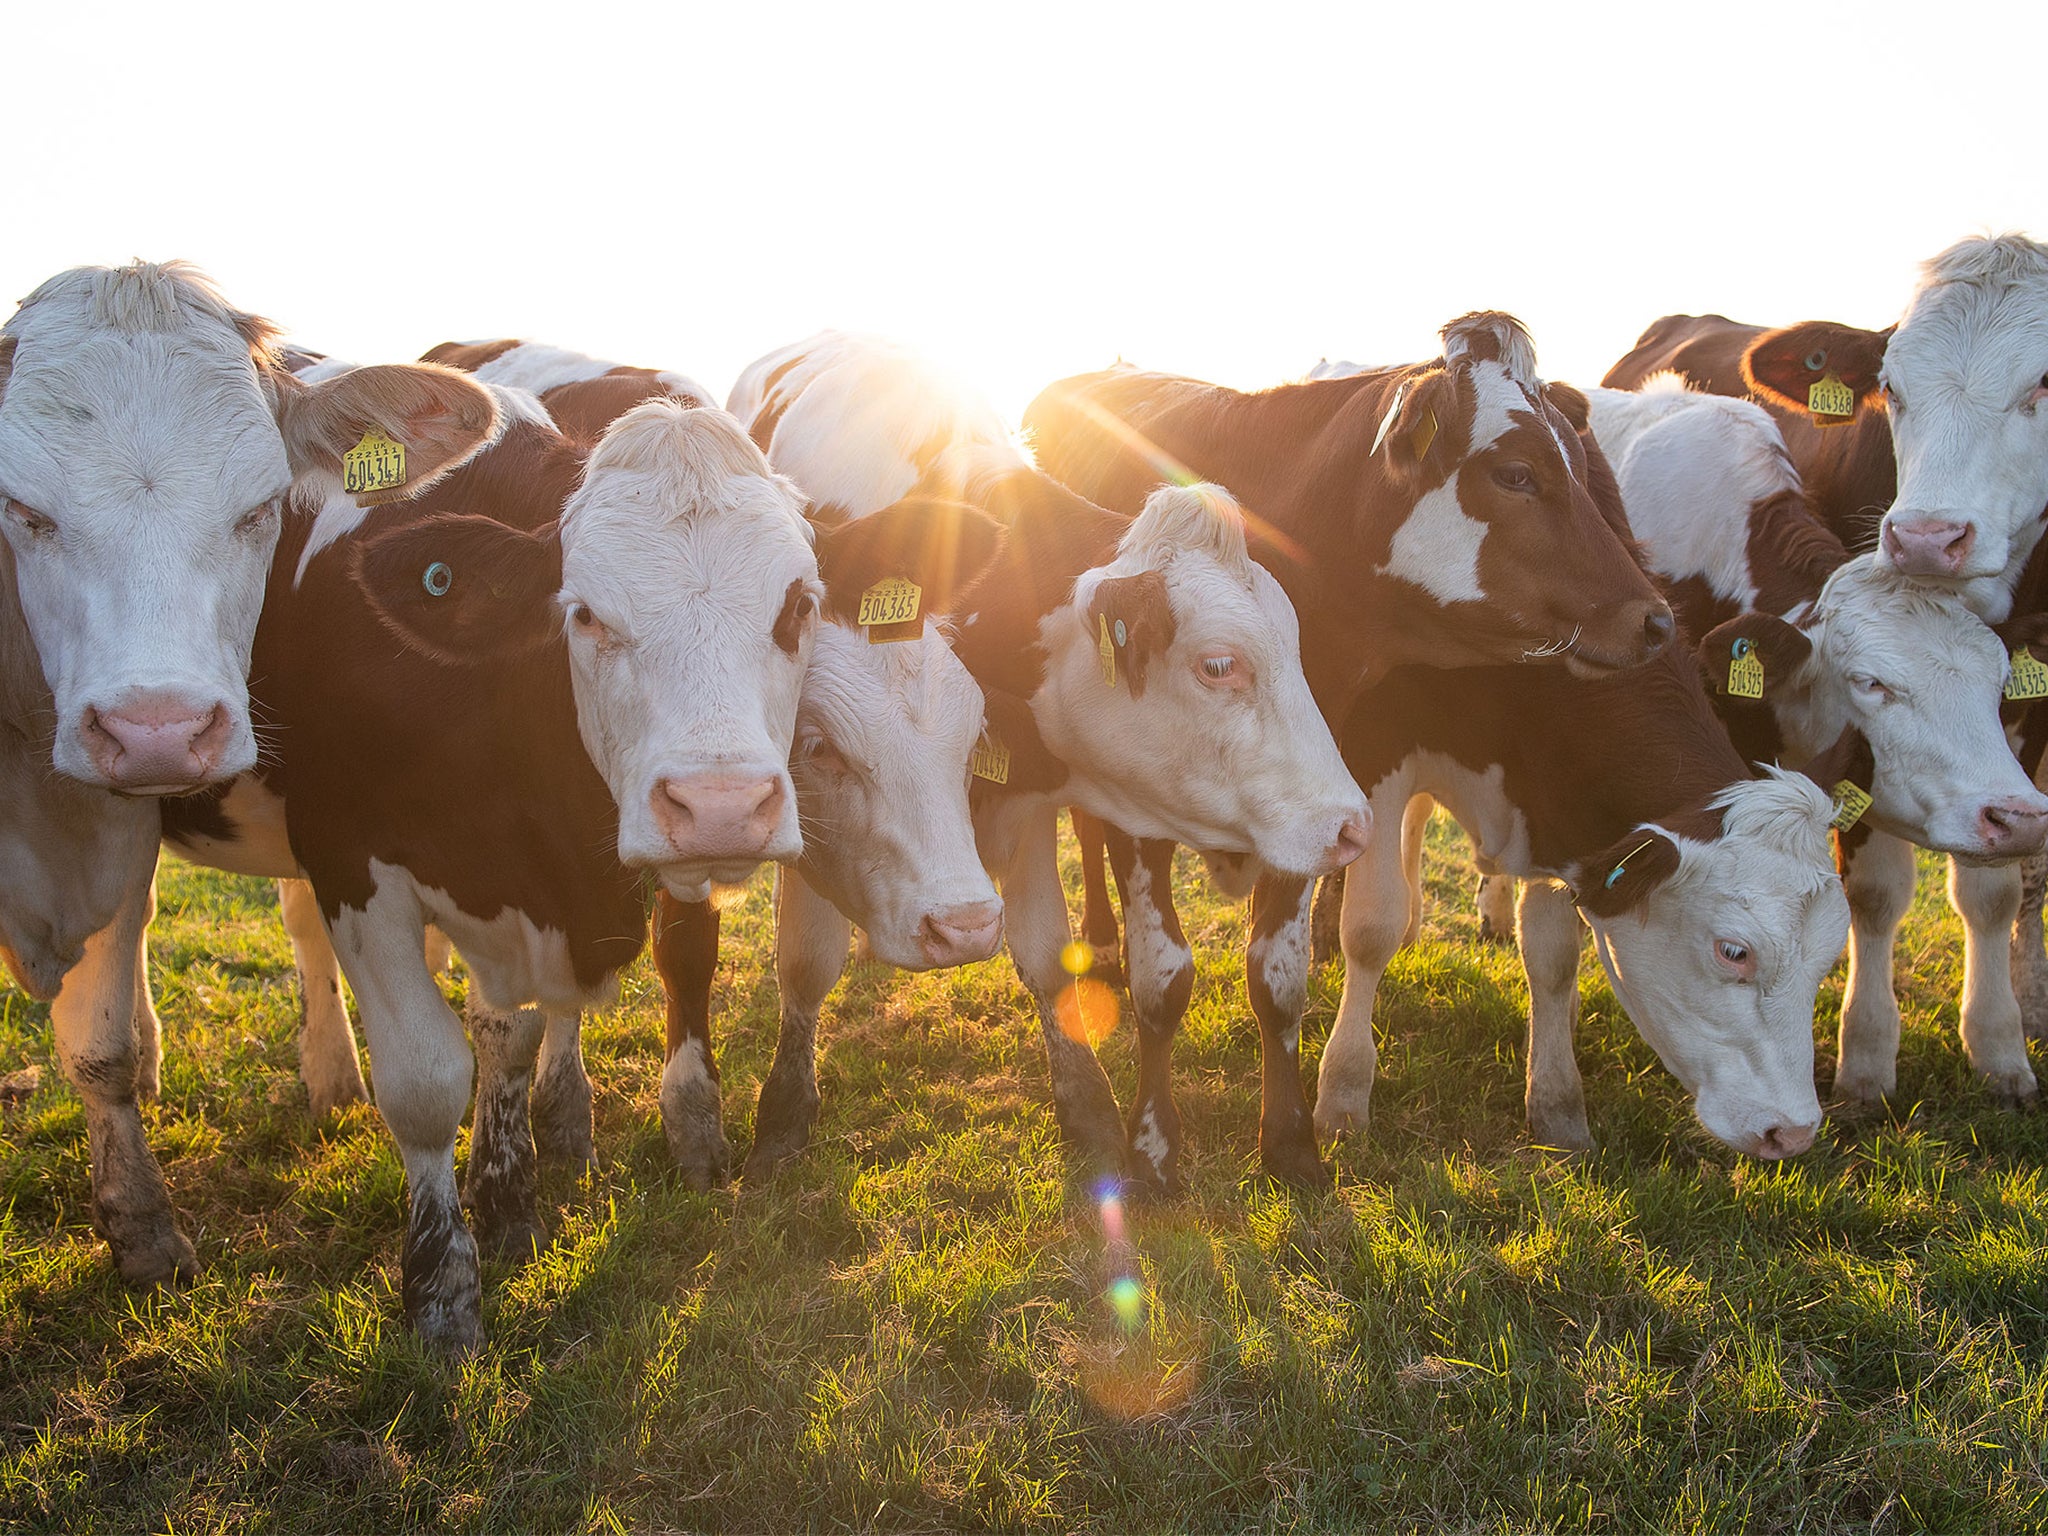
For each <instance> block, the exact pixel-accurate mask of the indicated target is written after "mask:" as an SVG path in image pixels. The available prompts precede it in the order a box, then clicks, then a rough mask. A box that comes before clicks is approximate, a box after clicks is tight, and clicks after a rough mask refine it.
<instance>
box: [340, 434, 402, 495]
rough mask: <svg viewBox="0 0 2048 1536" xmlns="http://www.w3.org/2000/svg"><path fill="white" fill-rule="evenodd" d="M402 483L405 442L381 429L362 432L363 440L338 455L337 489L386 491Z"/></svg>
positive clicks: (352, 491) (355, 491) (351, 493)
mask: <svg viewBox="0 0 2048 1536" xmlns="http://www.w3.org/2000/svg"><path fill="white" fill-rule="evenodd" d="M403 484H405V444H403V443H399V442H394V441H392V440H391V439H390V438H388V437H386V436H385V435H384V434H383V433H382V432H365V433H364V434H363V440H362V441H361V442H359V443H357V444H356V445H355V447H353V448H351V449H349V451H348V452H347V453H345V454H343V455H342V456H341V488H342V489H343V490H345V491H347V492H348V493H349V494H350V495H351V496H356V495H360V494H361V493H362V492H364V491H388V490H390V489H392V487H394V486H400V485H403Z"/></svg>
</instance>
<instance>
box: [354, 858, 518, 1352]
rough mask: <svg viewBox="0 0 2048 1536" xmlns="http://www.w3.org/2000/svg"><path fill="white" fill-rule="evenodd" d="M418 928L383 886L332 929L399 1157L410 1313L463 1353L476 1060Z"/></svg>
mask: <svg viewBox="0 0 2048 1536" xmlns="http://www.w3.org/2000/svg"><path fill="white" fill-rule="evenodd" d="M425 927H426V921H425V917H424V915H423V914H422V912H421V910H420V906H419V901H418V898H417V897H416V896H415V895H414V894H413V892H412V890H411V888H410V886H409V885H407V884H400V885H395V886H394V885H384V884H380V885H379V886H378V888H377V889H376V890H375V892H374V893H373V894H372V895H371V897H370V900H369V902H368V904H367V905H366V906H364V907H363V908H361V909H360V910H359V909H356V908H353V907H344V908H342V910H341V912H340V913H339V915H338V916H337V917H336V918H335V920H334V922H333V924H332V926H331V927H330V929H329V933H330V935H331V936H332V938H333V940H334V948H335V953H337V954H338V955H340V956H341V963H342V968H343V970H344V971H345V972H346V973H347V975H348V980H349V986H350V987H351V988H352V989H353V990H354V992H355V995H356V1006H357V1007H358V1008H359V1009H360V1010H361V1013H362V1020H363V1035H364V1038H365V1039H367V1040H368V1042H369V1046H370V1080H371V1082H372V1083H373V1084H374V1085H375V1087H376V1090H377V1110H378V1113H379V1114H381V1115H382V1116H383V1117H384V1123H385V1125H386V1126H388V1127H389V1128H390V1131H391V1136H392V1139H393V1140H394V1141H396V1142H397V1143H398V1151H399V1156H400V1157H401V1158H403V1159H404V1161H405V1177H406V1187H407V1192H408V1195H409V1206H408V1210H407V1216H406V1229H405V1253H404V1257H403V1259H402V1260H401V1275H402V1279H401V1292H402V1294H403V1296H404V1298H405V1315H406V1317H407V1318H408V1319H409V1320H410V1321H411V1323H412V1325H413V1327H414V1328H415V1329H416V1330H417V1331H418V1333H419V1335H420V1338H421V1339H422V1340H423V1341H424V1342H425V1343H426V1344H428V1345H429V1346H431V1347H433V1348H435V1349H441V1350H448V1351H467V1350H471V1349H474V1348H476V1346H477V1344H478V1342H479V1340H480V1339H481V1337H482V1331H483V1322H482V1317H481V1313H480V1310H479V1300H480V1295H481V1285H480V1281H479V1278H478V1273H477V1254H476V1241H475V1239H473V1238H472V1237H471V1236H470V1232H469V1226H468V1224H467V1223H466V1222H464V1220H463V1218H462V1201H461V1199H460V1197H459V1196H458V1194H457V1191H456V1185H455V1133H456V1130H457V1129H458V1128H459V1127H460V1126H461V1124H462V1112H463V1110H464V1109H465V1108H467V1107H468V1104H469V1089H470V1076H471V1055H470V1048H469V1041H468V1039H467V1038H466V1037H465V1036H464V1034H463V1030H462V1022H461V1020H459V1019H457V1018H456V1016H455V1010H454V1009H452V1008H450V1007H449V1006H448V1000H447V999H446V998H444V997H443V996H442V995H441V989H440V987H439V986H438V985H437V984H436V983H435V981H434V976H433V973H432V972H431V971H429V970H428V969H427V965H426V959H425V932H424V930H425Z"/></svg>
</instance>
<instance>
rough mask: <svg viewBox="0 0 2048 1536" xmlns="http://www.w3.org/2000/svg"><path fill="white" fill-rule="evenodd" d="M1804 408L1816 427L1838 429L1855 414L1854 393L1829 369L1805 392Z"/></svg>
mask: <svg viewBox="0 0 2048 1536" xmlns="http://www.w3.org/2000/svg"><path fill="white" fill-rule="evenodd" d="M1806 408H1807V410H1808V411H1810V412H1812V413H1813V424H1814V425H1815V426H1817V427H1838V426H1840V425H1841V424H1842V423H1843V422H1845V421H1847V420H1848V419H1849V418H1850V417H1852V416H1854V415H1855V414H1856V391H1855V390H1853V389H1851V388H1850V387H1849V386H1848V385H1846V384H1844V383H1843V382H1842V379H1841V376H1840V375H1839V374H1837V373H1836V372H1835V371H1834V369H1832V368H1830V369H1829V370H1828V371H1827V372H1826V373H1825V374H1823V375H1822V376H1821V378H1820V380H1819V382H1817V383H1816V384H1815V385H1814V386H1813V387H1812V388H1811V389H1809V390H1807V392H1806Z"/></svg>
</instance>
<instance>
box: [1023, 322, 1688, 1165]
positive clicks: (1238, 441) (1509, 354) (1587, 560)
mask: <svg viewBox="0 0 2048 1536" xmlns="http://www.w3.org/2000/svg"><path fill="white" fill-rule="evenodd" d="M1443 343H1444V350H1443V356H1442V357H1441V358H1439V359H1437V360H1435V361H1433V362H1429V363H1424V364H1417V365H1412V366H1405V367H1397V368H1383V369H1376V370H1373V371H1371V372H1368V373H1364V374H1360V375H1358V376H1356V377H1352V378H1344V379H1327V380H1316V381H1310V382H1305V383H1300V384H1291V385H1283V386H1280V387H1279V388H1276V389H1271V390H1267V391H1264V392H1262V393H1259V394H1243V393H1241V392H1239V391H1236V390H1230V389H1222V388H1219V387H1217V386H1214V385H1208V384H1202V383H1199V382H1197V381H1195V380H1191V379H1179V378H1172V377H1168V376H1164V375H1159V374H1148V373H1141V372H1138V371H1137V370H1135V369H1130V368H1125V367H1118V368H1115V369H1111V370H1109V371H1107V372H1103V373H1096V374H1091V375H1084V376H1081V377H1078V378H1074V379H1069V380H1065V381H1063V382H1061V383H1058V384H1054V385H1052V386H1051V387H1050V388H1048V389H1047V390H1045V391H1044V392H1042V393H1041V394H1040V395H1039V397H1038V398H1037V399H1036V400H1035V401H1034V402H1033V403H1032V405H1031V406H1030V408H1029V409H1028V410H1027V412H1026V415H1025V422H1026V425H1027V427H1028V428H1029V429H1030V430H1031V431H1032V432H1033V433H1034V434H1035V436H1034V441H1035V444H1036V446H1037V449H1038V452H1039V455H1040V459H1041V462H1042V463H1043V464H1044V466H1045V468H1046V470H1047V471H1048V472H1049V473H1051V474H1052V475H1054V476H1055V477H1057V478H1059V479H1061V480H1063V481H1065V482H1067V483H1068V484H1069V485H1071V486H1073V488H1074V489H1075V490H1077V491H1079V492H1080V493H1082V494H1083V495H1088V496H1092V497H1095V498H1097V499H1098V500H1101V501H1102V502H1104V503H1105V504H1106V505H1110V506H1125V505H1130V504H1133V502H1134V498H1137V497H1140V496H1142V495H1143V494H1144V493H1145V491H1146V489H1147V488H1149V486H1151V485H1152V484H1154V483H1156V482H1157V481H1158V480H1159V479H1160V478H1162V477H1164V476H1166V475H1169V474H1175V473H1199V474H1204V475H1209V476H1212V477H1214V478H1216V479H1218V480H1220V481H1222V482H1224V483H1226V484H1229V485H1231V486H1232V488H1233V490H1234V491H1235V492H1236V493H1237V494H1238V495H1239V496H1241V497H1243V498H1244V500H1245V504H1246V506H1247V507H1248V508H1250V510H1251V512H1252V513H1253V514H1254V522H1253V527H1254V539H1253V544H1252V549H1253V553H1254V555H1255V556H1256V558H1258V559H1259V560H1260V561H1261V562H1262V563H1263V564H1265V565H1267V566H1268V567H1269V568H1270V569H1271V570H1272V571H1273V573H1274V574H1275V576H1276V577H1278V579H1279V580H1280V583H1281V585H1282V586H1283V587H1284V588H1285V589H1286V590H1287V592H1288V595H1289V596H1290V597H1291V598H1292V599H1293V600H1294V604H1295V607H1296V610H1297V611H1298V612H1299V614H1300V616H1301V623H1302V631H1303V654H1304V655H1305V656H1306V657H1307V658H1308V661H1309V668H1310V678H1311V681H1312V682H1313V683H1314V684H1315V685H1316V692H1317V701H1318V703H1319V704H1320V706H1321V708H1322V710H1323V712H1324V715H1325V718H1326V719H1328V720H1330V721H1332V722H1334V723H1335V724H1337V725H1338V726H1340V727H1341V726H1343V725H1344V723H1345V722H1346V721H1347V720H1348V719H1349V717H1350V714H1351V712H1352V709H1353V708H1354V706H1356V705H1357V704H1358V703H1359V701H1360V700H1361V699H1362V698H1363V697H1364V696H1365V695H1366V693H1367V692H1368V690H1370V689H1371V687H1372V686H1373V685H1374V684H1375V683H1377V682H1378V681H1379V680H1381V679H1382V678H1384V677H1385V676H1386V675H1387V673H1388V672H1389V671H1390V670H1392V669H1393V668H1395V667H1397V666H1401V665H1406V664H1417V665H1423V666H1441V667H1451V666H1460V665H1485V664H1499V663H1510V664H1513V663H1519V662H1522V661H1525V660H1528V661H1551V660H1554V661H1556V662H1558V663H1559V664H1560V665H1561V666H1563V667H1564V668H1565V669H1566V670H1567V671H1569V672H1570V673H1572V674H1573V675H1575V676H1580V677H1597V676H1601V675H1604V674H1606V673H1608V672H1612V671H1615V670H1618V669H1623V668H1627V667H1632V666H1636V665H1640V664H1641V663H1643V662H1645V661H1647V660H1649V659H1650V658H1652V657H1654V656H1655V655H1656V654H1657V653H1658V652H1659V651H1661V650H1662V649H1663V647H1664V645H1665V643H1666V642H1667V641H1668V640H1669V639H1670V637H1671V634H1672V629H1673V620H1672V616H1671V610H1670V608H1669V606H1668V605H1667V604H1666V603H1665V601H1664V599H1663V598H1662V597H1661V596H1660V595H1659V594H1658V593H1657V591H1656V589H1655V587H1654V585H1653V584H1652V583H1651V581H1650V579H1649V578H1648V577H1647V576H1646V575H1644V573H1643V571H1642V569H1641V568H1640V567H1639V566H1638V565H1637V564H1636V561H1635V558H1634V555H1633V553H1632V551H1631V548H1630V545H1629V539H1628V534H1627V528H1626V523H1625V521H1624V520H1622V519H1620V518H1619V517H1618V516H1617V515H1616V514H1615V512H1614V510H1613V509H1612V508H1610V507H1606V506H1603V504H1602V503H1601V501H1600V500H1599V499H1598V498H1597V497H1596V495H1595V492H1594V489H1593V486H1594V484H1595V483H1596V482H1598V481H1600V480H1601V479H1602V478H1603V477H1605V476H1606V475H1607V471H1606V468H1605V466H1604V464H1603V463H1601V462H1599V461H1598V458H1597V454H1596V453H1595V454H1589V453H1588V451H1587V449H1586V447H1585V445H1584V444H1583V443H1582V442H1581V439H1580V436H1579V433H1578V431H1577V428H1578V427H1579V426H1580V425H1581V424H1582V421H1583V412H1584V400H1583V397H1581V396H1579V395H1578V393H1577V391H1574V390H1568V389H1561V388H1558V387H1556V386H1550V385H1546V384H1544V383H1543V381H1542V380H1541V379H1540V378H1539V377H1538V375H1537V373H1536V364H1535V347H1534V343H1533V342H1532V341H1531V340H1530V338H1529V335H1528V332H1527V331H1526V330H1525V329H1524V328H1523V327H1522V326H1521V324H1520V323H1519V322H1517V321H1515V320H1514V319H1513V318H1512V317H1510V316H1507V315H1503V314H1499V313H1497V312H1480V313H1475V314H1471V315H1467V316H1463V317H1461V318H1460V319H1457V320H1454V321H1452V322H1451V323H1450V324H1448V325H1447V326H1445V327H1444V331H1443ZM1574 418H1578V419H1574ZM1340 739H1341V732H1340ZM1132 830H1133V829H1131V828H1128V827H1126V828H1124V829H1123V832H1125V833H1128V832H1130V831H1132ZM1375 835H1377V836H1381V837H1385V836H1391V835H1394V834H1393V831H1392V829H1387V828H1380V829H1378V830H1377V832H1376V834H1375ZM1194 846H1196V847H1198V848H1199V847H1201V845H1200V844H1195V845H1194ZM1109 849H1110V854H1111V858H1112V863H1113V865H1114V866H1115V869H1116V874H1117V878H1118V882H1119V885H1120V887H1121V888H1122V890H1123V892H1124V895H1125V899H1126V901H1127V902H1129V901H1130V900H1131V899H1132V891H1133V889H1134V888H1136V887H1139V886H1143V887H1144V888H1145V889H1147V890H1149V891H1151V892H1152V893H1153V901H1152V904H1151V907H1150V909H1149V910H1151V911H1154V912H1156V913H1157V916H1156V917H1148V918H1147V919H1146V922H1147V924H1148V925H1149V926H1148V927H1147V929H1146V932H1145V933H1143V934H1142V935H1139V936H1136V937H1134V938H1132V939H1131V943H1132V944H1133V946H1134V948H1133V950H1132V952H1131V954H1130V955H1129V956H1128V961H1129V965H1128V972H1129V978H1130V987H1131V998H1132V1003H1133V1006H1134V1008H1135V1011H1136V1013H1137V1016H1138V1028H1139V1049H1140V1054H1141V1066H1140V1069H1139V1070H1140V1093H1139V1098H1138V1101H1137V1104H1136V1106H1135V1107H1134V1110H1133V1113H1132V1117H1131V1122H1130V1127H1129V1134H1130V1140H1131V1147H1132V1150H1133V1152H1134V1154H1135V1155H1134V1157H1133V1159H1132V1167H1133V1171H1134V1173H1135V1175H1136V1177H1137V1178H1138V1180H1139V1181H1140V1183H1141V1185H1143V1186H1144V1187H1148V1188H1152V1189H1157V1190H1170V1189H1172V1188H1173V1187H1174V1186H1175V1185H1176V1184H1177V1182H1178V1177H1179V1176H1178V1172H1177V1167H1178V1160H1179V1146H1180V1126H1179V1120H1178V1116H1177V1115H1176V1114H1174V1113H1173V1111H1172V1106H1171V1104H1170V1102H1168V1101H1166V1100H1164V1099H1163V1098H1161V1096H1160V1095H1159V1094H1158V1092H1157V1091H1156V1090H1157V1086H1158V1085H1160V1084H1162V1083H1164V1082H1165V1081H1166V1080H1167V1077H1168V1073H1169V1067H1168V1063H1169V1059H1170V1054H1171V1049H1172V1042H1173V1036H1174V1032H1175V1030H1176V1029H1177V1027H1178V1022H1179V1017H1180V1014H1181V1012H1182V1011H1183V1009H1184V1007H1185V1003H1186V999H1187V996H1188V992H1189V989H1190V987H1191V986H1192V979H1193V957H1192V955H1191V954H1190V953H1189V952H1188V950H1187V947H1186V944H1185V942H1184V941H1183V940H1182V938H1181V937H1180V932H1179V926H1178V923H1177V921H1174V920H1173V919H1172V918H1171V914H1170V912H1169V911H1167V910H1166V909H1165V907H1164V905H1163V903H1164V901H1165V874H1166V872H1167V870H1168V868H1169V860H1170V849H1167V848H1164V847H1162V846H1157V845H1156V843H1155V842H1154V841H1149V840H1148V841H1140V840H1138V839H1135V838H1131V837H1126V836H1123V835H1121V834H1118V835H1113V836H1112V837H1111V839H1110V843H1109ZM1211 868H1212V871H1221V873H1222V876H1223V878H1224V879H1225V880H1226V881H1229V882H1232V883H1235V884H1236V885H1237V886H1238V889H1239V891H1240V893H1241V892H1242V888H1243V886H1244V885H1247V884H1255V886H1256V889H1255V892H1254V900H1253V932H1252V938H1251V946H1250V950H1249V953H1248V958H1247V973H1248V976H1249V977H1250V979H1251V984H1252V1005H1253V1012H1254V1014H1255V1015H1256V1016H1257V1017H1258V1020H1259V1025H1260V1039H1261V1045H1262V1055H1263V1060H1264V1068H1263V1099H1262V1110H1261V1116H1260V1131H1259V1144H1260V1153H1261V1157H1262V1160H1263V1162H1264V1164H1265V1167H1266V1168H1267V1170H1268V1171H1269V1172H1271V1173H1273V1174H1275V1175H1276V1176H1277V1177H1279V1178H1281V1179H1283V1180H1285V1181H1287V1182H1291V1183H1298V1184H1303V1185H1309V1186H1321V1185H1327V1183H1328V1182H1329V1178H1330V1175H1329V1170H1328V1169H1327V1168H1325V1167H1324V1166H1323V1164H1322V1161H1321V1159H1320V1157H1319V1155H1318V1153H1317V1149H1316V1142H1315V1134H1314V1130H1313V1127H1312V1125H1311V1122H1310V1117H1309V1112H1308V1105H1307V1102H1306V1100H1305V1099H1304V1098H1303V1096H1302V1092H1301V1085H1300V1073H1299V1066H1298V1060H1297V1052H1298V1047H1299V1033H1298V1030H1297V1029H1296V1028H1295V1027H1294V1025H1292V1024H1290V1023H1289V1022H1288V1020H1287V1015H1288V1014H1289V1012H1290V1008H1289V1006H1288V1004H1287V1001H1286V999H1285V998H1279V997H1276V996H1274V995H1273V994H1272V993H1271V991H1270V989H1268V988H1267V987H1266V984H1265V981H1264V979H1263V978H1264V976H1265V975H1266V973H1267V972H1268V970H1269V968H1273V967H1277V968H1278V969H1275V970H1274V971H1273V974H1275V975H1278V974H1279V973H1280V971H1281V970H1284V969H1285V968H1286V966H1285V964H1284V963H1283V962H1282V960H1281V958H1280V957H1279V955H1278V949H1279V948H1285V947H1287V946H1291V945H1293V944H1295V943H1296V942H1297V939H1301V940H1302V942H1304V943H1305V939H1304V938H1303V936H1301V935H1298V934H1297V933H1296V932H1295V929H1294V918H1295V915H1296V914H1297V913H1299V912H1303V911H1305V909H1306V907H1307V905H1308V887H1307V886H1306V885H1304V884H1303V883H1302V882H1301V881H1300V880H1299V879H1295V878H1282V877H1279V876H1276V875H1274V874H1272V873H1263V874H1262V873H1260V872H1258V871H1257V870H1256V869H1255V867H1252V866H1245V865H1237V866H1236V867H1232V866H1231V865H1229V864H1222V865H1219V864H1218V863H1217V862H1215V861H1213V860H1212V862H1211ZM1226 888H1228V886H1227V887H1226ZM1141 951H1142V960H1141Z"/></svg>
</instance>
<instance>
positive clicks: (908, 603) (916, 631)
mask: <svg viewBox="0 0 2048 1536" xmlns="http://www.w3.org/2000/svg"><path fill="white" fill-rule="evenodd" d="M853 621H854V623H856V624H864V625H866V626H867V631H868V644H869V645H887V644H889V643H891V642H892V641H896V640H915V639H916V638H917V637H918V636H919V635H921V634H923V633H924V588H923V587H920V586H919V585H918V584H917V583H916V582H914V581H912V580H910V579H909V578H908V577H906V576H885V577H884V578H883V579H882V580H880V581H878V582H876V583H875V584H874V585H873V586H872V587H869V588H868V589H867V591H865V592H863V593H861V595H860V611H859V612H858V613H856V614H855V615H854V620H853Z"/></svg>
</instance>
